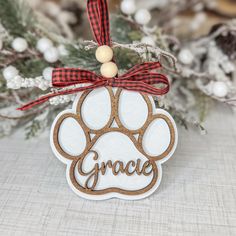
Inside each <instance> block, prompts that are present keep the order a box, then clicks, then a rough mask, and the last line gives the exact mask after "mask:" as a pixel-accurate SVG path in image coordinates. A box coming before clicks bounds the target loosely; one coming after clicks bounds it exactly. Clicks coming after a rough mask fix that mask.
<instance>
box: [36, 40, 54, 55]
mask: <svg viewBox="0 0 236 236" xmlns="http://www.w3.org/2000/svg"><path fill="white" fill-rule="evenodd" d="M51 47H53V43H52V41H51V40H50V39H48V38H41V39H39V40H38V42H37V45H36V48H37V49H38V50H39V51H40V52H41V53H44V52H46V51H47V50H48V49H49V48H51Z"/></svg>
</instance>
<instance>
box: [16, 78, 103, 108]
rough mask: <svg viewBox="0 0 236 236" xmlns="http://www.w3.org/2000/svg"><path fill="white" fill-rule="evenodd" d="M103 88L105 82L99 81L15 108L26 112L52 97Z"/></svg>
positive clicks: (48, 95) (43, 97)
mask: <svg viewBox="0 0 236 236" xmlns="http://www.w3.org/2000/svg"><path fill="white" fill-rule="evenodd" d="M103 86H105V82H104V81H100V82H98V83H96V84H93V85H89V86H85V87H80V88H76V89H70V90H65V91H59V92H55V93H50V94H47V95H45V96H42V97H40V98H38V99H36V100H34V101H32V102H29V103H27V104H25V105H24V106H22V107H19V108H17V110H20V111H26V110H28V109H30V108H32V107H35V106H38V105H41V104H43V103H45V102H47V101H49V99H51V98H53V97H57V96H60V95H68V94H73V93H78V92H83V91H86V90H90V89H95V88H99V87H103Z"/></svg>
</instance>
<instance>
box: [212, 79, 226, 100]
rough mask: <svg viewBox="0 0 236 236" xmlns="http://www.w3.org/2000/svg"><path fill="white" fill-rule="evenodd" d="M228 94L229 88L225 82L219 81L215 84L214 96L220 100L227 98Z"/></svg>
mask: <svg viewBox="0 0 236 236" xmlns="http://www.w3.org/2000/svg"><path fill="white" fill-rule="evenodd" d="M228 92H229V90H228V87H227V85H226V84H225V83H224V82H222V81H218V82H215V83H214V84H213V94H214V95H215V96H216V97H219V98H223V97H226V96H227V94H228Z"/></svg>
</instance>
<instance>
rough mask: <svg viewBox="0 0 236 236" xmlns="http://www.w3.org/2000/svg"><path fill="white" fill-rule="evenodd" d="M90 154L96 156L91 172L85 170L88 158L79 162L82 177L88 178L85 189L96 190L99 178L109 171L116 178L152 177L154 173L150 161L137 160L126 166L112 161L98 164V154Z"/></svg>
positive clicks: (120, 162)
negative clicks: (125, 176) (119, 176)
mask: <svg viewBox="0 0 236 236" xmlns="http://www.w3.org/2000/svg"><path fill="white" fill-rule="evenodd" d="M90 153H93V154H94V157H93V161H94V165H93V166H92V167H91V169H90V170H87V171H85V170H84V168H83V166H84V162H85V158H86V157H84V158H82V159H80V160H79V161H78V172H79V174H80V175H81V176H85V177H87V179H86V181H85V186H84V187H85V188H86V189H88V190H94V189H95V188H96V186H97V183H98V180H99V176H101V175H106V173H107V172H108V170H109V169H110V170H111V173H112V174H113V175H114V176H118V175H120V174H124V175H127V176H132V175H134V174H137V175H139V176H141V175H144V176H150V175H152V173H153V164H152V162H151V161H150V160H147V161H146V162H144V163H143V164H142V161H141V160H140V159H137V160H136V161H133V160H131V161H128V162H127V163H126V164H124V162H123V161H111V160H108V161H106V162H101V163H98V159H99V156H98V153H97V152H95V151H91V152H90Z"/></svg>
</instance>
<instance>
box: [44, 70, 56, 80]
mask: <svg viewBox="0 0 236 236" xmlns="http://www.w3.org/2000/svg"><path fill="white" fill-rule="evenodd" d="M53 69H54V68H53V67H47V68H45V69H44V70H43V78H44V79H45V80H47V81H52V72H53Z"/></svg>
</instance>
